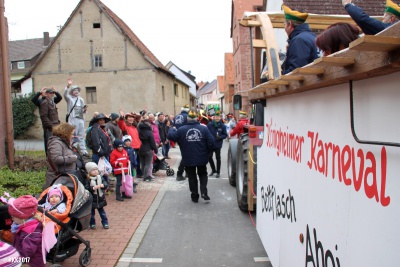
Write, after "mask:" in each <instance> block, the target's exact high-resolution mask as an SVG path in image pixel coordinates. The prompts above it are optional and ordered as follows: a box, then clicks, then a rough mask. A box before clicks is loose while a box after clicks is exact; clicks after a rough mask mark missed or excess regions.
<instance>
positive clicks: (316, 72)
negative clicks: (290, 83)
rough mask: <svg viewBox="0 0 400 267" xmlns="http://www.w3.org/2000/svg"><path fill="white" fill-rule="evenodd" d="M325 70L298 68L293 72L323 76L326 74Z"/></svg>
mask: <svg viewBox="0 0 400 267" xmlns="http://www.w3.org/2000/svg"><path fill="white" fill-rule="evenodd" d="M324 72H325V69H324V68H304V67H303V68H297V69H295V70H294V71H293V74H300V75H322V74H324Z"/></svg>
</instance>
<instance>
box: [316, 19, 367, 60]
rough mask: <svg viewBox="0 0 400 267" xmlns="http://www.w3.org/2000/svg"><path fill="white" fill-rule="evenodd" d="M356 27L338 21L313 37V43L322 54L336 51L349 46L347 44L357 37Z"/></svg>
mask: <svg viewBox="0 0 400 267" xmlns="http://www.w3.org/2000/svg"><path fill="white" fill-rule="evenodd" d="M359 34H360V32H359V30H358V28H357V27H356V26H354V25H351V24H349V23H343V22H338V23H334V24H332V25H330V26H329V27H328V28H326V30H324V31H323V32H321V33H320V34H319V35H318V36H317V38H316V39H315V44H316V45H317V47H318V48H319V49H320V50H321V51H322V52H323V55H324V56H329V55H330V54H333V53H336V52H338V51H340V50H342V49H345V48H347V47H349V44H350V43H351V42H353V41H354V40H356V39H357V38H358V35H359Z"/></svg>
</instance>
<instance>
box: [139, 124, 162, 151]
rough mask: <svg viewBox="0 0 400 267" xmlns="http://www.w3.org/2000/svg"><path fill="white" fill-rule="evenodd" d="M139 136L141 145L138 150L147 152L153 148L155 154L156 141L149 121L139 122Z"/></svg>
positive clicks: (156, 149)
mask: <svg viewBox="0 0 400 267" xmlns="http://www.w3.org/2000/svg"><path fill="white" fill-rule="evenodd" d="M138 129H139V138H140V141H142V146H141V147H140V149H139V152H148V151H150V150H153V151H154V153H156V154H157V152H158V148H157V145H156V142H155V140H154V135H153V130H152V129H151V124H150V122H149V121H147V120H144V121H142V122H140V123H139V125H138Z"/></svg>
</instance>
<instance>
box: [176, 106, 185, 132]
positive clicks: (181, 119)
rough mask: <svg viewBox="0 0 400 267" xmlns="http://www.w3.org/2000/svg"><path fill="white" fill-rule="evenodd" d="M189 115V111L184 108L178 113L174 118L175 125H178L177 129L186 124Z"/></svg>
mask: <svg viewBox="0 0 400 267" xmlns="http://www.w3.org/2000/svg"><path fill="white" fill-rule="evenodd" d="M187 116H188V112H187V111H184V110H182V111H181V113H180V114H178V115H176V117H175V118H174V126H175V127H176V129H179V128H180V127H182V126H183V125H186V123H187Z"/></svg>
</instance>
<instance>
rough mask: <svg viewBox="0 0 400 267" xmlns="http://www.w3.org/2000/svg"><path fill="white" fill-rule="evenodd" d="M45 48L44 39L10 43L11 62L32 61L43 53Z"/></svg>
mask: <svg viewBox="0 0 400 267" xmlns="http://www.w3.org/2000/svg"><path fill="white" fill-rule="evenodd" d="M51 39H52V38H50V40H51ZM45 48H46V47H45V46H43V38H34V39H26V40H18V41H9V42H8V50H9V56H10V61H22V60H30V59H32V58H34V57H35V56H37V55H38V54H40V53H41V52H43V50H44V49H45Z"/></svg>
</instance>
